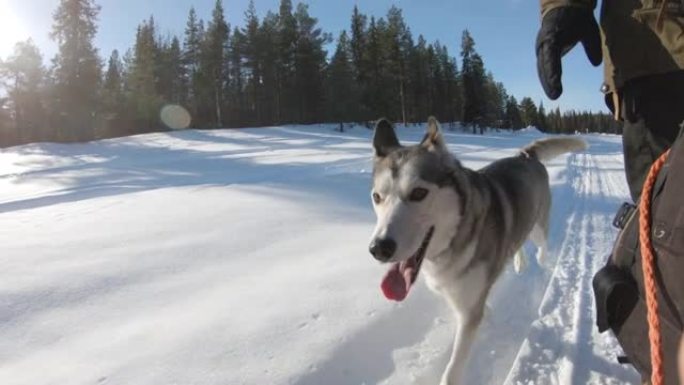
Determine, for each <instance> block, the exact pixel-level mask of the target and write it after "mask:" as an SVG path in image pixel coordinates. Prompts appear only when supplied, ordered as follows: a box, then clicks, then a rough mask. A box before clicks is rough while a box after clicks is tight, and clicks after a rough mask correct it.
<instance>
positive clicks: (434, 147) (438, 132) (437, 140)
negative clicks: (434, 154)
mask: <svg viewBox="0 0 684 385" xmlns="http://www.w3.org/2000/svg"><path fill="white" fill-rule="evenodd" d="M420 145H421V146H423V147H425V148H427V149H428V150H430V151H446V145H445V144H444V137H442V129H441V128H440V126H439V122H438V121H437V119H436V118H435V117H434V116H431V117H429V118H428V123H427V132H426V133H425V137H424V138H423V141H422V142H420Z"/></svg>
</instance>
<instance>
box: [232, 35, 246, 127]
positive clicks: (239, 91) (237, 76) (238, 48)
mask: <svg viewBox="0 0 684 385" xmlns="http://www.w3.org/2000/svg"><path fill="white" fill-rule="evenodd" d="M229 44H230V45H229V49H228V62H229V82H230V88H229V92H228V106H229V115H230V116H231V117H232V118H231V122H232V124H233V126H238V127H239V126H241V125H243V124H244V123H245V116H246V112H245V111H246V109H247V108H246V107H245V106H246V101H245V99H246V98H245V78H244V65H243V58H244V54H243V49H244V46H245V37H244V35H243V34H242V32H240V29H239V28H238V27H235V29H234V30H233V34H232V38H231V39H230V41H229Z"/></svg>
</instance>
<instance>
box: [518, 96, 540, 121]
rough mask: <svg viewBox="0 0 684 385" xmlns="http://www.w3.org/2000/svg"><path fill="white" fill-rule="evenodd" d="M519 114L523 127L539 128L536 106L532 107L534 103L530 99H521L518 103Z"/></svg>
mask: <svg viewBox="0 0 684 385" xmlns="http://www.w3.org/2000/svg"><path fill="white" fill-rule="evenodd" d="M520 113H521V115H522V120H523V124H524V125H525V127H529V126H534V127H538V126H539V117H538V112H537V106H535V105H534V101H532V99H531V98H529V97H524V98H522V100H521V101H520Z"/></svg>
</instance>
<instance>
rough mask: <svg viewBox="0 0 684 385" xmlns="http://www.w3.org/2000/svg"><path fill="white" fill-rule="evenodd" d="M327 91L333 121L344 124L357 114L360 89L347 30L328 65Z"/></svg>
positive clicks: (328, 105)
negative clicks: (355, 76)
mask: <svg viewBox="0 0 684 385" xmlns="http://www.w3.org/2000/svg"><path fill="white" fill-rule="evenodd" d="M326 91H327V92H326V102H327V113H328V117H329V119H330V120H331V121H333V122H336V123H340V124H343V123H345V122H347V121H349V120H350V119H352V117H354V116H355V115H356V113H355V110H356V108H357V106H358V104H359V100H358V90H357V88H356V82H355V79H354V71H353V64H352V53H351V45H350V44H349V38H348V37H347V32H346V31H342V33H340V37H339V38H338V40H337V48H336V50H335V54H334V55H333V57H332V60H331V61H330V65H329V66H328V70H327V78H326Z"/></svg>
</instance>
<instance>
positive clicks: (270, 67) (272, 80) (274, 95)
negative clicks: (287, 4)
mask: <svg viewBox="0 0 684 385" xmlns="http://www.w3.org/2000/svg"><path fill="white" fill-rule="evenodd" d="M257 42H258V43H259V46H258V48H257V51H258V52H259V53H260V60H261V82H260V83H261V99H260V101H259V102H260V104H261V105H262V108H261V124H265V125H270V124H273V123H275V122H276V120H277V116H278V110H277V103H276V101H277V99H278V65H277V61H278V49H277V48H278V15H276V14H275V13H273V12H268V13H267V14H266V16H265V17H264V19H263V21H262V23H261V27H260V29H259V39H258V40H257Z"/></svg>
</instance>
